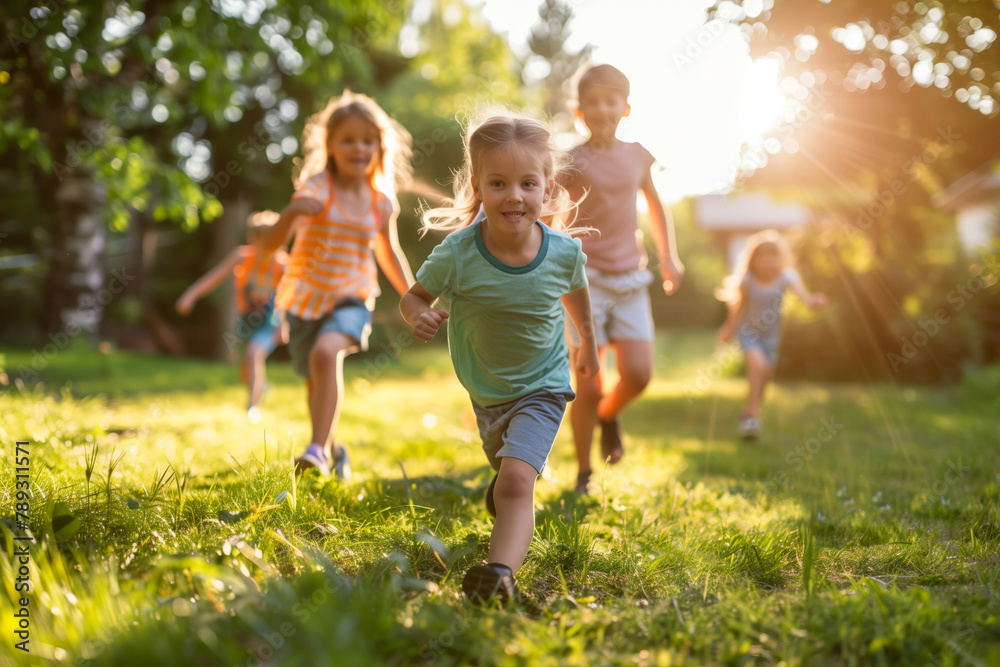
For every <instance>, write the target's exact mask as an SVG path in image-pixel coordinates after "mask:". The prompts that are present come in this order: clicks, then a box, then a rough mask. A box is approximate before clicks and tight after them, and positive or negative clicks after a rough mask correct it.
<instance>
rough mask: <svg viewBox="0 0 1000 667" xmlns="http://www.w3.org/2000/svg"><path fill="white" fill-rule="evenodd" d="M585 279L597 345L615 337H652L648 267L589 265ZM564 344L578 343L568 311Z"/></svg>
mask: <svg viewBox="0 0 1000 667" xmlns="http://www.w3.org/2000/svg"><path fill="white" fill-rule="evenodd" d="M587 281H588V282H589V283H590V310H591V313H592V315H593V317H594V338H595V339H596V340H597V347H604V346H606V345H607V344H608V343H610V342H612V341H616V340H653V309H652V307H651V306H650V303H649V284H650V283H652V282H653V273H652V272H651V271H648V270H646V269H637V270H636V271H629V272H628V273H605V272H604V271H598V270H597V269H591V268H588V269H587ZM566 344H567V345H568V346H569V347H571V348H573V349H577V348H579V347H580V334H579V333H578V332H577V330H576V326H574V324H573V318H571V317H570V316H569V314H567V315H566Z"/></svg>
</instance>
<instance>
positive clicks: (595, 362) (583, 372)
mask: <svg viewBox="0 0 1000 667" xmlns="http://www.w3.org/2000/svg"><path fill="white" fill-rule="evenodd" d="M600 363H601V362H600V357H598V356H597V346H595V345H594V344H593V343H591V344H590V345H584V346H583V347H581V348H580V351H579V352H577V355H576V374H577V375H578V376H580V377H582V378H592V377H594V376H595V375H597V371H598V368H599V367H600Z"/></svg>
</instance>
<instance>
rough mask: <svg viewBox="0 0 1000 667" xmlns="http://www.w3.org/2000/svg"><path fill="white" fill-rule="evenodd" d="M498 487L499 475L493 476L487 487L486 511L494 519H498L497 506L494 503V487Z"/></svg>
mask: <svg viewBox="0 0 1000 667" xmlns="http://www.w3.org/2000/svg"><path fill="white" fill-rule="evenodd" d="M496 485H497V475H493V479H492V480H491V481H490V485H489V486H488V487H486V498H485V499H486V511H487V512H489V513H490V516H491V517H493V518H494V519H495V518H497V504H496V503H495V502H494V501H493V487H495V486H496Z"/></svg>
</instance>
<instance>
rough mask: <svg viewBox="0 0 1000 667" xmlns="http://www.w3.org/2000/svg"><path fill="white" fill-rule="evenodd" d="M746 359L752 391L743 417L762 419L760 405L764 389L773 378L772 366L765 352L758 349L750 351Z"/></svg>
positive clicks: (745, 356)
mask: <svg viewBox="0 0 1000 667" xmlns="http://www.w3.org/2000/svg"><path fill="white" fill-rule="evenodd" d="M744 359H745V361H746V367H747V381H748V382H749V384H750V390H749V392H748V395H747V404H746V407H745V408H744V409H743V416H744V417H753V418H754V419H758V418H760V404H761V400H762V399H763V397H764V389H765V388H766V387H767V381H768V380H769V379H770V378H771V370H772V369H771V364H770V363H768V361H767V357H766V356H765V355H764V351H763V350H762V349H760V348H757V347H754V348H750V349H748V350H747V351H746V353H745V355H744Z"/></svg>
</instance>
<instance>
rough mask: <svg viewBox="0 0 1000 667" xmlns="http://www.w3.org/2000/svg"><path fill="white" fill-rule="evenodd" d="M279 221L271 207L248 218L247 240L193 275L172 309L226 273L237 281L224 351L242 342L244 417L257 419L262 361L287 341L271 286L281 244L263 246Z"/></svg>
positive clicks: (279, 269) (280, 266) (281, 265)
mask: <svg viewBox="0 0 1000 667" xmlns="http://www.w3.org/2000/svg"><path fill="white" fill-rule="evenodd" d="M277 220H278V214H277V213H275V212H274V211H261V212H259V213H254V214H253V215H251V216H250V218H249V219H248V220H247V245H241V246H237V247H235V248H233V250H232V251H231V252H230V253H229V254H228V255H226V258H225V259H223V260H222V261H221V262H219V264H218V265H216V267H215V268H213V269H212V270H211V271H209V272H208V273H206V274H205V275H204V276H202V277H201V278H199V279H198V280H196V281H195V282H194V283H193V284H192V285H191V286H190V287H188V288H187V289H186V290H185V291H184V294H182V295H181V297H180V298H179V299H177V304H176V308H177V312H178V313H180V314H181V315H187V314H188V313H190V312H191V308H192V307H193V306H194V303H195V301H197V300H198V299H200V298H202V297H204V296H205V295H207V294H209V293H210V292H212V291H213V290H214V289H216V288H217V287H218V286H219V285H221V284H222V283H223V282H224V281H225V280H226V279H227V278H228V277H229V276H230V275H232V276H233V277H234V278H235V280H236V310H237V311H239V314H240V318H239V321H238V322H237V325H236V333H235V334H226V344H227V345H228V346H229V351H230V352H234V351H235V349H236V345H237V344H238V343H239V342H244V343H246V345H245V347H244V348H243V360H242V361H241V363H240V379H241V380H242V381H243V384H245V385H246V387H247V391H248V393H249V395H250V397H249V400H248V402H247V419H249V420H250V422H252V423H254V424H256V423H257V422H259V421H260V408H258V407H257V404H258V403H259V402H260V397H261V396H262V395H263V394H264V391H265V387H266V386H267V379H266V377H265V375H264V373H265V371H264V364H265V361H266V360H267V356H268V355H269V354H271V352H273V351H274V348H275V347H277V346H278V345H279V344H281V343H284V342H287V332H286V331H285V330H284V325H283V320H282V318H281V316H280V314H279V311H278V310H276V309H275V307H274V290H275V288H276V287H277V285H278V282H279V281H280V280H281V277H282V274H283V273H284V269H285V260H286V257H287V255H286V253H285V251H284V250H282V249H280V248H279V249H278V250H276V251H264V250H263V249H262V240H263V238H264V233H265V232H266V231H267V230H268V228H270V227H271V226H273V225H274V224H275V222H276V221H277Z"/></svg>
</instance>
